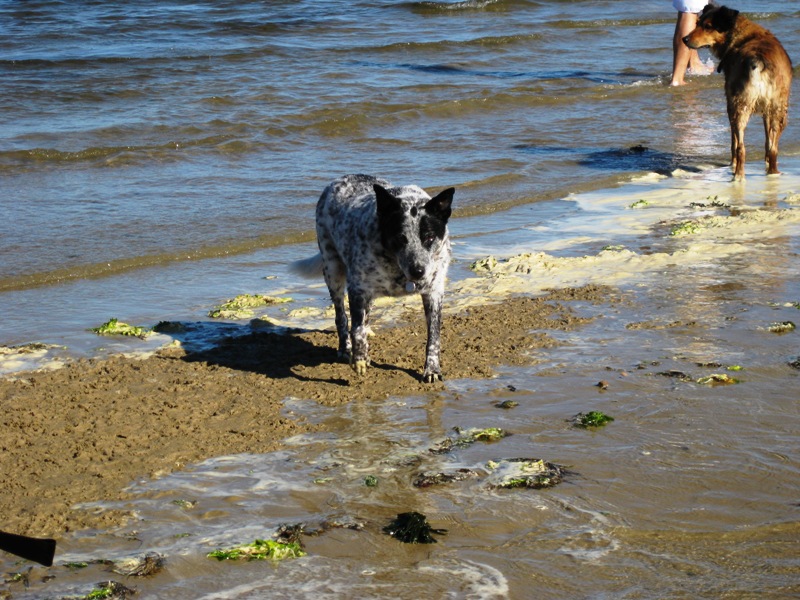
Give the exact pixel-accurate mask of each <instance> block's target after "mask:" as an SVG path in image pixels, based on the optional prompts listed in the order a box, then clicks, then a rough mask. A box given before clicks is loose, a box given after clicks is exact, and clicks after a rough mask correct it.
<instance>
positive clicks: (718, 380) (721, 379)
mask: <svg viewBox="0 0 800 600" xmlns="http://www.w3.org/2000/svg"><path fill="white" fill-rule="evenodd" d="M697 383H699V384H701V385H732V384H734V383H739V380H738V379H736V378H735V377H731V376H730V375H726V374H725V373H714V374H712V375H708V376H706V377H701V378H700V379H698V380H697Z"/></svg>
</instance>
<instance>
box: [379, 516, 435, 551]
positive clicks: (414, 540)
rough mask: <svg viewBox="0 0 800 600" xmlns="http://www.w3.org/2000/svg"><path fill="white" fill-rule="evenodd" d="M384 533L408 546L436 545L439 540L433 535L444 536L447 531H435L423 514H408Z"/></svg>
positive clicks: (396, 519) (398, 518) (389, 526)
mask: <svg viewBox="0 0 800 600" xmlns="http://www.w3.org/2000/svg"><path fill="white" fill-rule="evenodd" d="M383 531H384V532H385V533H387V534H388V535H390V536H392V537H393V538H395V539H398V540H400V541H401V542H405V543H406V544H435V543H436V542H437V541H438V540H436V538H434V537H433V536H432V535H431V534H432V533H435V534H437V535H443V534H445V533H447V529H434V528H433V527H431V526H430V524H429V523H428V519H427V518H426V517H425V515H423V514H422V513H418V512H406V513H400V514H398V515H397V517H396V518H395V519H394V520H393V521H392V522H391V523H389V524H388V525H387V526H386V527H384V528H383Z"/></svg>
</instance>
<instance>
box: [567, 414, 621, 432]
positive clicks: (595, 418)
mask: <svg viewBox="0 0 800 600" xmlns="http://www.w3.org/2000/svg"><path fill="white" fill-rule="evenodd" d="M613 420H614V417H611V416H609V415H607V414H605V413H603V412H600V411H599V410H590V411H589V412H587V413H578V414H577V415H575V416H574V417H573V419H572V423H573V425H574V426H575V427H580V428H581V429H588V428H589V427H602V426H603V425H607V424H608V423H610V422H611V421H613Z"/></svg>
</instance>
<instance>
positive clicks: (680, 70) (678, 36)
mask: <svg viewBox="0 0 800 600" xmlns="http://www.w3.org/2000/svg"><path fill="white" fill-rule="evenodd" d="M696 25H697V15H696V14H695V13H687V12H679V13H678V20H677V21H676V22H675V34H674V35H673V36H672V81H671V82H670V85H685V84H686V81H684V79H683V78H684V76H685V75H686V70H687V69H688V68H689V67H691V68H692V70H696V71H698V72H699V71H701V70H702V69H704V68H705V67H704V66H701V65H703V63H701V62H700V57H699V56H698V54H697V50H692V49H691V48H689V46H687V45H686V44H684V43H683V38H685V37H686V36H687V35H689V33H691V31H692V30H693V29H694V28H695V26H696Z"/></svg>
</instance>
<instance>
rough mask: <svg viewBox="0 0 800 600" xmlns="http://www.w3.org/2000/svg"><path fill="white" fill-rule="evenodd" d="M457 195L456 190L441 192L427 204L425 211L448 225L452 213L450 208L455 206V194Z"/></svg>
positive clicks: (450, 189)
mask: <svg viewBox="0 0 800 600" xmlns="http://www.w3.org/2000/svg"><path fill="white" fill-rule="evenodd" d="M455 193H456V190H455V188H447V189H446V190H444V191H443V192H439V193H438V194H436V196H434V197H433V198H431V199H430V200H428V201H427V202H426V203H425V211H426V212H428V213H430V214H432V215H434V216H436V217H438V218H440V219H441V220H442V221H444V222H445V223H446V222H447V219H449V218H450V213H451V212H452V210H451V208H450V207H451V205H452V204H453V194H455Z"/></svg>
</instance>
